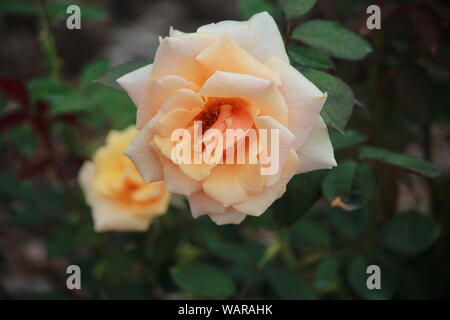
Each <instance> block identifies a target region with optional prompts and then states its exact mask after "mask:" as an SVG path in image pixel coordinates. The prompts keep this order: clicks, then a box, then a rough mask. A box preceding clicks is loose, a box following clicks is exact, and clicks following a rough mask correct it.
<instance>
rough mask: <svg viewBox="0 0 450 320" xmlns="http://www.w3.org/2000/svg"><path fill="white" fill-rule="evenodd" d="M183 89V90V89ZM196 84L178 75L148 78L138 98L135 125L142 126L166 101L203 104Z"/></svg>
mask: <svg viewBox="0 0 450 320" xmlns="http://www.w3.org/2000/svg"><path fill="white" fill-rule="evenodd" d="M183 89H185V90H183ZM197 90H198V86H197V85H196V84H195V83H193V82H190V81H187V80H186V79H183V78H181V77H179V76H165V77H162V78H161V79H149V80H148V81H147V83H146V84H145V90H144V93H143V94H142V96H141V99H140V100H139V104H138V105H137V106H138V112H137V116H136V127H137V128H138V129H140V128H142V127H143V126H144V124H145V123H146V122H147V121H149V120H150V119H151V118H152V117H153V116H154V115H155V114H156V113H157V112H158V110H160V109H161V106H162V105H163V104H164V103H165V102H167V103H172V105H173V104H174V103H180V102H181V103H184V104H186V103H187V104H198V105H200V104H203V100H202V99H201V97H200V96H198V95H197V94H196V93H195V91H197Z"/></svg>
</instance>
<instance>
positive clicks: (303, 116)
mask: <svg viewBox="0 0 450 320" xmlns="http://www.w3.org/2000/svg"><path fill="white" fill-rule="evenodd" d="M266 65H267V66H268V67H269V68H271V69H272V70H274V71H275V72H278V73H279V75H280V77H281V82H282V85H281V88H280V90H281V93H282V95H283V97H284V99H285V100H286V103H287V105H288V108H289V112H288V114H289V125H288V127H289V130H291V131H292V133H293V134H294V135H295V136H296V137H297V139H296V141H295V143H294V149H295V150H298V149H299V148H300V147H301V146H302V145H303V143H305V141H306V139H307V138H308V136H309V133H310V132H311V129H312V127H313V125H314V123H315V121H316V118H317V116H318V115H319V114H320V111H321V110H322V107H323V105H324V103H325V101H326V99H327V94H326V93H322V92H321V91H320V90H319V89H318V88H317V87H316V86H315V85H314V84H313V83H312V82H311V81H309V80H308V79H306V78H305V77H304V76H303V75H302V74H301V73H300V72H298V71H297V69H295V68H294V67H292V66H291V65H289V64H287V63H285V62H284V61H282V60H280V59H277V58H272V59H270V60H269V61H268V62H267V63H266Z"/></svg>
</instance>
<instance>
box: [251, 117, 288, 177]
mask: <svg viewBox="0 0 450 320" xmlns="http://www.w3.org/2000/svg"><path fill="white" fill-rule="evenodd" d="M255 125H256V127H257V128H258V130H259V129H266V130H267V148H268V150H269V151H268V153H269V154H270V152H271V151H270V150H271V143H272V139H271V130H272V129H276V130H278V132H279V140H278V141H276V143H279V153H278V159H276V160H275V161H278V170H282V169H283V166H284V162H285V161H286V157H287V156H288V154H289V151H290V150H291V146H292V144H293V143H294V141H295V136H294V135H293V134H292V132H291V131H289V129H288V128H286V127H285V126H283V125H282V124H280V123H279V122H278V121H276V120H274V119H273V118H271V117H269V116H258V117H256V119H255ZM270 156H271V157H272V161H274V157H276V156H277V155H272V154H271V155H270ZM277 173H278V171H277V172H275V174H273V175H268V176H267V181H266V185H267V184H268V185H272V184H273V183H275V182H276V181H273V179H274V178H278V175H277Z"/></svg>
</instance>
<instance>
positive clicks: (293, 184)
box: [273, 170, 327, 226]
mask: <svg viewBox="0 0 450 320" xmlns="http://www.w3.org/2000/svg"><path fill="white" fill-rule="evenodd" d="M326 171H327V170H316V171H311V172H307V173H302V174H299V175H296V176H295V177H294V178H293V179H292V180H291V181H290V182H289V183H288V185H287V192H286V194H285V195H284V196H283V198H282V199H279V200H277V201H276V202H275V203H274V205H273V209H274V217H275V221H276V223H277V224H278V225H280V226H288V225H291V224H292V223H294V222H295V221H297V220H298V219H299V218H300V217H301V216H303V215H304V214H305V213H306V212H307V211H308V210H309V209H311V207H312V206H313V205H314V204H315V203H316V201H317V200H318V199H319V198H320V194H321V185H322V180H323V178H324V177H325V174H326ZM299 196H301V199H302V201H298V199H299Z"/></svg>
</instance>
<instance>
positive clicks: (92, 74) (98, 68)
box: [80, 59, 109, 88]
mask: <svg viewBox="0 0 450 320" xmlns="http://www.w3.org/2000/svg"><path fill="white" fill-rule="evenodd" d="M108 67H109V62H108V60H106V59H98V60H95V61H93V62H91V63H89V64H88V65H87V66H86V67H85V68H84V69H83V71H82V72H81V75H80V86H81V87H82V88H86V87H87V86H89V85H90V84H91V83H92V82H93V81H94V80H95V79H97V78H98V77H100V76H101V75H102V74H104V73H105V72H106V71H107V70H108Z"/></svg>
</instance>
